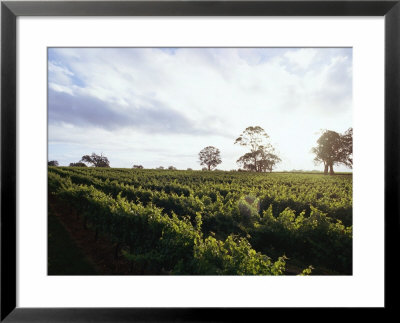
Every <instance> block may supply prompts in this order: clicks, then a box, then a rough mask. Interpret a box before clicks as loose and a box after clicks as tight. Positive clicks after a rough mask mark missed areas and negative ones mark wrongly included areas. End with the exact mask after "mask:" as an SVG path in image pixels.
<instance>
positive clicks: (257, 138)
mask: <svg viewBox="0 0 400 323" xmlns="http://www.w3.org/2000/svg"><path fill="white" fill-rule="evenodd" d="M268 138H269V136H268V134H267V133H266V132H265V130H264V129H263V128H261V127H260V126H255V127H247V128H246V129H245V130H244V131H243V132H242V134H241V135H240V136H239V137H238V138H237V139H236V140H235V144H239V145H241V146H244V147H248V148H249V149H250V152H248V153H246V154H244V155H243V156H241V157H240V158H239V159H238V160H237V163H238V164H241V165H242V166H243V168H244V169H247V170H252V171H256V172H261V171H263V170H264V171H265V170H266V169H268V170H270V169H271V171H272V167H273V166H274V165H275V164H276V163H278V162H279V161H280V159H279V157H278V156H276V155H275V154H274V148H273V147H272V145H271V144H270V143H268V142H267V140H268Z"/></svg>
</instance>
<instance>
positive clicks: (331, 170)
mask: <svg viewBox="0 0 400 323" xmlns="http://www.w3.org/2000/svg"><path fill="white" fill-rule="evenodd" d="M333 174H335V172H334V171H333V164H330V165H329V175H333Z"/></svg>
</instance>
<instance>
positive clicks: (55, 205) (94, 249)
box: [49, 194, 135, 275]
mask: <svg viewBox="0 0 400 323" xmlns="http://www.w3.org/2000/svg"><path fill="white" fill-rule="evenodd" d="M49 208H52V210H53V212H54V214H55V216H56V217H57V218H58V219H59V221H60V222H61V223H62V224H63V226H64V227H65V229H66V230H67V231H68V233H69V235H70V237H71V239H72V240H73V241H74V242H75V243H76V245H77V246H78V248H79V249H81V250H82V253H83V254H84V255H85V256H86V257H87V258H88V259H89V260H90V261H91V262H92V264H93V266H94V268H95V269H96V272H97V274H98V275H135V273H134V272H131V265H130V263H129V262H128V261H127V260H125V259H124V258H123V257H122V256H121V255H120V254H118V257H117V259H116V257H115V250H116V246H115V243H113V242H112V241H111V240H110V239H109V238H108V237H105V236H100V235H99V236H98V237H97V241H96V239H95V232H94V231H93V230H91V229H90V228H86V229H85V228H84V222H83V219H82V217H79V216H78V213H77V211H76V210H75V209H73V208H72V207H71V206H69V205H68V204H67V203H65V202H63V201H61V200H59V199H57V198H56V197H55V196H54V195H50V194H49Z"/></svg>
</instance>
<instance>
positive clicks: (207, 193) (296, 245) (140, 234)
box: [48, 167, 352, 275]
mask: <svg viewBox="0 0 400 323" xmlns="http://www.w3.org/2000/svg"><path fill="white" fill-rule="evenodd" d="M48 174H49V192H50V194H53V195H54V196H55V197H56V198H57V199H59V200H60V201H64V202H65V203H68V205H70V206H72V207H73V208H74V209H75V210H76V211H77V212H78V214H79V216H80V218H81V219H82V220H83V221H84V223H85V226H87V227H88V228H89V230H91V231H93V234H94V235H95V236H96V237H98V236H100V237H101V236H104V237H107V238H108V239H109V241H112V244H113V246H115V254H116V255H118V256H120V257H123V258H124V259H125V260H126V261H127V262H128V263H130V267H131V268H132V272H134V273H138V272H139V273H143V274H148V273H150V274H177V275H188V274H189V275H197V274H199V275H280V274H285V273H286V274H287V273H288V268H289V267H290V268H296V269H293V270H294V271H297V274H300V273H302V271H303V269H307V268H309V266H312V267H313V268H314V269H313V270H312V273H314V274H345V275H348V274H351V273H352V176H350V175H349V174H341V175H335V176H324V175H322V174H302V173H296V174H294V173H248V172H223V171H179V170H174V171H169V170H146V169H134V170H132V169H115V168H79V167H49V173H48ZM52 243H53V242H52V241H50V240H49V249H50V245H51V244H52ZM293 270H291V271H292V272H293ZM306 272H309V270H306Z"/></svg>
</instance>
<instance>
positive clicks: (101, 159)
mask: <svg viewBox="0 0 400 323" xmlns="http://www.w3.org/2000/svg"><path fill="white" fill-rule="evenodd" d="M80 162H84V163H87V164H89V165H92V166H94V167H110V162H109V161H108V158H107V157H106V156H103V154H101V155H97V154H95V153H92V155H90V156H89V155H84V156H82V159H81V160H80Z"/></svg>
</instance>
